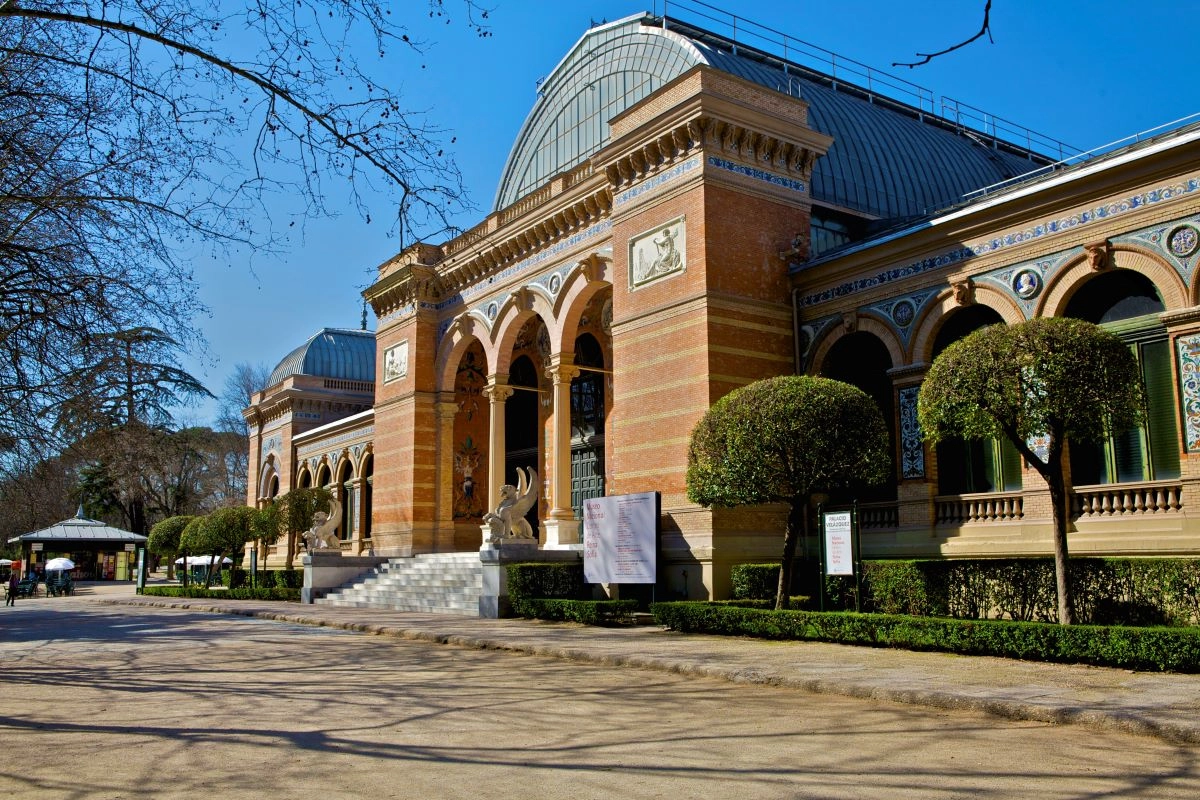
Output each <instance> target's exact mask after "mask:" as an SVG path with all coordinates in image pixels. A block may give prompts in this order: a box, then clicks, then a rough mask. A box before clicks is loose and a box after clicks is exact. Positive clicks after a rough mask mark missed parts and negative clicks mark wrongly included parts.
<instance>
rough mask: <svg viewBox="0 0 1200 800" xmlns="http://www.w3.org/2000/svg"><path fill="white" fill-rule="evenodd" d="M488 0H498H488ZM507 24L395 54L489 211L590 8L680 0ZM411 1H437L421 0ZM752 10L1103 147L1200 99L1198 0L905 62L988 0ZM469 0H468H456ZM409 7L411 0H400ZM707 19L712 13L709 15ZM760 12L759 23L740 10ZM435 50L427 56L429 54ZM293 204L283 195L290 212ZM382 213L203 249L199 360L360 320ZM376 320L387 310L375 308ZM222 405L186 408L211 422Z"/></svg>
mask: <svg viewBox="0 0 1200 800" xmlns="http://www.w3.org/2000/svg"><path fill="white" fill-rule="evenodd" d="M485 2H487V0H485ZM490 4H491V7H492V8H493V10H492V12H491V14H490V23H491V29H492V33H493V35H492V36H491V37H489V38H486V39H480V38H478V37H476V36H475V35H474V34H472V33H471V32H470V31H469V30H468V29H467V27H466V26H465V25H463V24H461V22H462V21H461V20H454V21H453V22H452V24H450V25H444V24H442V23H441V21H436V22H435V21H430V20H428V19H426V18H425V17H424V14H423V13H422V12H421V11H414V12H413V20H412V24H411V26H410V30H411V31H412V33H414V34H415V35H416V36H418V37H419V38H422V39H424V40H426V41H428V42H429V49H428V50H427V52H426V53H425V55H424V56H423V57H421V58H419V59H418V58H416V57H414V56H412V55H410V54H402V55H397V56H392V57H391V60H390V61H389V62H387V70H388V72H387V74H388V75H389V76H391V80H393V81H394V83H393V88H395V89H398V90H399V91H401V92H402V95H403V97H404V98H405V102H406V105H407V106H408V107H411V108H418V109H424V110H426V111H427V112H428V113H429V115H430V118H431V119H432V120H433V121H434V122H436V123H437V124H438V125H439V126H441V127H443V128H446V129H448V134H447V137H449V136H454V137H456V143H455V144H454V145H453V146H452V147H451V148H450V149H451V151H452V152H453V153H454V154H455V157H456V161H457V163H458V165H459V168H460V169H461V170H462V173H463V177H464V182H465V184H466V186H467V188H468V190H469V192H470V197H471V200H472V201H473V203H474V205H475V207H476V211H475V212H474V213H471V214H467V215H464V216H463V217H462V218H461V220H459V223H458V224H459V225H460V226H461V227H463V228H469V227H471V226H472V225H474V224H476V223H477V222H479V221H480V220H481V219H482V218H483V217H484V216H486V214H487V213H488V212H489V211H490V210H491V205H492V200H493V197H494V194H495V191H496V185H497V183H498V182H499V179H500V173H501V171H502V169H503V167H504V162H505V160H506V158H507V157H508V153H509V150H510V148H511V147H512V143H513V141H514V139H515V138H516V135H517V133H518V131H519V130H520V127H521V124H522V123H523V122H524V119H525V116H526V115H527V114H528V113H529V110H530V109H531V108H532V106H533V103H534V100H535V99H536V86H537V81H538V79H539V78H541V77H544V76H545V75H547V74H549V72H550V71H551V70H553V68H554V67H555V65H556V64H557V63H558V61H559V60H560V59H561V58H562V57H563V56H564V55H565V54H566V53H567V52H568V50H570V48H571V47H572V46H573V45H574V44H575V42H576V41H577V40H578V39H579V37H580V36H582V35H583V34H584V33H585V32H586V30H587V28H588V26H589V24H591V23H592V22H599V21H601V20H607V21H613V20H616V19H620V18H622V17H626V16H629V15H630V14H635V13H639V12H642V11H658V12H661V11H662V7H663V0H641V1H640V2H639V1H638V0H567V2H553V1H550V2H544V1H542V0H490ZM395 5H396V6H397V8H408V7H413V8H416V9H423V8H424V7H425V4H424V3H423V2H417V0H403V2H399V3H396V4H395ZM667 5H668V13H672V8H675V9H676V10H677V11H678V12H679V16H681V17H684V18H688V19H693V20H696V17H695V16H694V14H690V13H687V12H686V11H684V10H683V9H684V7H685V6H686V7H688V8H691V9H693V10H695V9H699V10H701V11H703V13H705V14H707V15H710V16H712V17H716V18H718V19H719V20H721V21H720V22H712V21H710V22H709V23H708V24H706V27H710V28H712V29H714V30H722V31H723V30H725V29H726V25H727V24H728V20H729V14H728V13H727V12H723V11H716V10H714V9H713V8H708V7H705V6H701V5H698V4H697V3H696V2H694V0H692V1H687V0H685V2H678V3H671V2H668V4H667ZM712 5H713V6H716V7H718V8H725V9H734V10H736V13H737V15H738V16H739V17H741V18H743V19H745V20H750V21H753V22H756V23H759V24H761V25H765V26H768V27H770V28H774V29H776V30H778V31H781V32H783V33H786V34H788V35H789V36H791V37H794V38H796V39H800V40H804V41H806V42H808V43H810V44H813V45H817V46H819V47H822V48H825V49H827V50H831V51H833V52H835V53H837V54H839V56H844V57H847V58H850V59H854V60H856V61H859V62H862V63H864V64H866V65H868V66H870V67H873V68H876V69H880V70H883V71H886V72H890V73H892V74H894V75H896V76H897V77H900V78H903V79H904V80H907V81H911V82H913V83H916V84H919V85H920V86H923V87H925V88H927V89H929V90H930V91H931V92H932V93H933V95H934V96H935V97H940V96H946V97H949V98H953V99H954V100H957V101H959V102H960V103H965V104H967V105H970V106H973V107H975V108H977V109H982V110H984V111H986V112H988V113H990V114H992V115H995V116H996V117H1000V118H1003V119H1006V120H1010V121H1012V122H1014V123H1018V124H1020V125H1024V126H1026V127H1028V128H1030V129H1032V130H1034V131H1037V132H1038V133H1041V134H1044V135H1046V136H1049V137H1052V138H1054V139H1058V140H1061V141H1064V142H1066V143H1068V144H1070V145H1073V146H1075V147H1078V148H1081V149H1084V150H1087V149H1091V148H1093V147H1097V146H1100V145H1104V144H1107V143H1109V142H1113V141H1116V140H1118V139H1121V138H1123V137H1126V136H1130V135H1132V134H1135V133H1139V132H1142V131H1146V130H1148V129H1150V128H1154V127H1156V126H1159V125H1162V124H1164V123H1168V122H1171V121H1173V120H1176V119H1179V118H1181V117H1185V116H1187V115H1189V114H1193V113H1196V112H1200V88H1198V87H1200V80H1198V78H1200V68H1197V66H1196V63H1195V59H1196V55H1195V48H1194V46H1193V42H1194V38H1195V36H1194V33H1195V30H1196V6H1195V4H1194V3H1192V2H1187V1H1186V0H1142V2H1139V3H1136V4H1135V3H1129V2H1119V1H1116V0H1092V1H1091V2H1083V1H1082V0H1057V1H1056V0H994V2H993V8H992V13H991V22H992V36H993V39H994V42H991V43H989V42H988V41H987V39H986V37H985V38H983V39H980V40H979V41H977V42H975V43H973V44H971V45H969V46H967V47H965V48H963V49H961V50H958V51H956V52H954V53H951V54H949V55H946V56H943V57H940V58H938V59H935V60H934V61H933V62H932V63H930V64H927V65H925V66H922V67H919V68H916V69H911V70H910V69H904V68H892V67H891V66H890V64H891V63H892V62H893V61H909V60H915V58H914V54H915V53H916V52H917V51H926V52H928V51H932V50H940V49H942V48H944V47H947V46H949V45H950V44H953V43H955V42H957V41H959V40H961V39H963V38H966V37H968V36H970V35H972V34H974V33H975V32H976V31H977V30H978V29H979V26H980V22H981V20H982V10H983V6H984V2H983V0H978V1H977V0H912V1H911V2H899V1H898V0H890V1H888V0H836V2H829V0H822V1H821V2H816V0H797V1H795V2H769V1H767V0H738V2H736V3H734V2H730V1H729V0H723V1H720V2H714V3H713V4H712ZM447 7H448V8H450V9H451V11H452V12H455V11H457V9H458V8H459V6H458V5H457V0H447ZM398 13H399V12H398ZM696 21H699V20H696ZM739 24H740V25H742V26H743V29H745V26H744V24H742V23H739ZM421 64H424V65H425V68H424V69H422V68H421ZM287 211H288V209H287V208H286V206H285V205H283V204H281V206H280V214H281V216H280V217H279V218H278V219H282V218H283V216H282V215H285V214H286V213H287ZM371 213H372V217H373V220H374V221H373V222H372V223H371V224H370V225H367V224H365V223H364V222H363V221H362V220H361V219H360V218H359V216H358V214H357V212H356V211H355V210H354V209H353V208H351V207H349V206H347V207H346V211H345V212H344V213H343V214H341V215H340V217H339V218H338V219H334V220H316V221H309V222H308V223H307V224H306V225H305V226H304V230H303V234H302V237H301V236H299V235H298V236H297V237H296V238H295V239H294V240H293V242H292V246H291V251H290V252H289V253H288V254H286V255H285V256H283V257H278V258H277V257H268V256H263V255H257V256H252V255H251V254H247V253H243V254H239V255H238V256H237V257H236V258H235V259H234V260H232V261H230V262H229V263H211V262H210V261H209V260H208V259H204V260H203V261H201V262H198V264H197V268H196V275H197V279H198V281H199V283H200V298H201V300H202V302H204V303H205V304H206V305H207V306H208V307H209V309H210V314H209V315H207V316H204V317H198V318H197V320H196V324H197V326H198V327H199V328H200V329H201V331H202V333H203V334H204V335H205V337H206V338H207V340H208V351H207V353H204V354H197V355H196V357H194V358H192V359H189V361H188V362H187V363H185V365H184V366H185V367H186V368H188V369H189V370H191V371H192V372H193V373H194V374H196V375H197V376H198V377H199V378H200V379H201V380H202V381H204V382H205V383H206V385H208V386H209V388H210V389H211V390H212V391H213V392H214V393H218V394H219V393H220V391H221V388H222V386H223V384H224V382H225V379H226V376H227V375H228V374H229V373H230V371H231V370H232V369H233V367H234V365H236V364H238V363H242V362H249V363H264V364H266V365H268V366H274V364H275V363H276V362H278V361H279V360H280V359H281V358H283V356H284V355H286V354H287V353H288V351H290V350H291V349H293V348H294V347H296V346H297V345H299V344H300V343H302V342H303V341H304V340H305V339H307V338H308V337H309V336H310V335H312V334H313V333H315V332H316V331H318V330H319V329H320V328H322V327H326V326H331V327H350V328H357V327H359V322H360V318H361V311H362V299H361V294H360V292H361V291H362V289H363V288H364V287H365V286H367V285H368V284H369V283H370V282H371V280H372V278H373V275H374V273H375V268H376V267H377V266H378V265H379V264H380V263H381V262H383V261H384V260H386V259H387V258H389V257H390V256H391V255H393V254H394V253H395V252H396V250H397V249H398V241H397V239H396V238H395V234H394V231H393V230H391V228H392V226H391V222H390V221H391V220H392V219H394V217H395V211H394V203H393V201H391V200H390V199H389V198H387V197H384V196H376V197H373V198H371ZM368 327H369V328H371V329H374V327H375V321H374V319H373V317H372V316H371V314H370V312H369V311H368ZM214 407H215V406H214V404H211V403H209V404H205V405H202V406H199V407H196V408H192V409H187V410H185V411H184V412H183V413H182V414H181V415H180V417H181V419H183V420H186V421H194V422H199V423H207V422H209V421H210V418H211V417H212V415H213V413H214Z"/></svg>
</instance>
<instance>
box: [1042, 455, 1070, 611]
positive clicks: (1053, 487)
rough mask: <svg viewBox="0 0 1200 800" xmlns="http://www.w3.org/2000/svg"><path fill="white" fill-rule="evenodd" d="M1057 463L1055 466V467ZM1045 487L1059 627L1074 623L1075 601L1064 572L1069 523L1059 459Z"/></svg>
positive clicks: (1066, 497)
mask: <svg viewBox="0 0 1200 800" xmlns="http://www.w3.org/2000/svg"><path fill="white" fill-rule="evenodd" d="M1055 462H1057V463H1055ZM1046 483H1047V484H1048V485H1049V487H1050V506H1051V510H1052V516H1053V519H1054V582H1055V588H1056V589H1057V590H1058V622H1059V624H1060V625H1073V624H1074V623H1075V599H1074V597H1073V596H1072V594H1071V581H1070V576H1069V574H1068V572H1067V566H1068V565H1067V561H1068V552H1067V523H1068V522H1070V519H1071V509H1070V508H1069V507H1068V504H1069V503H1070V498H1069V497H1068V496H1067V482H1066V479H1065V477H1064V476H1063V469H1062V459H1061V457H1060V458H1058V459H1053V458H1052V459H1051V463H1050V470H1049V474H1048V475H1046Z"/></svg>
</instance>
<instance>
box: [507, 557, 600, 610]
mask: <svg viewBox="0 0 1200 800" xmlns="http://www.w3.org/2000/svg"><path fill="white" fill-rule="evenodd" d="M505 568H506V569H507V571H508V597H509V600H510V601H513V602H515V601H516V600H519V599H525V598H551V599H558V600H582V599H584V598H586V597H587V596H588V589H587V584H586V583H584V581H583V563H582V562H579V561H570V562H549V563H541V562H537V563H521V564H508V565H507V566H506V567H505Z"/></svg>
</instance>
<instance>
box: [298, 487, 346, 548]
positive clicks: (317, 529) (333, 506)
mask: <svg viewBox="0 0 1200 800" xmlns="http://www.w3.org/2000/svg"><path fill="white" fill-rule="evenodd" d="M341 518H342V504H341V503H340V502H339V501H338V499H337V498H336V497H335V498H333V499H332V500H330V501H329V511H318V512H317V513H315V514H313V524H312V527H311V528H309V529H308V531H307V532H306V533H305V534H304V543H305V545H306V546H307V547H308V552H310V553H311V552H313V551H314V550H337V551H338V552H341V544H340V543H339V542H338V537H337V531H336V529H337V526H338V522H339V521H340V520H341Z"/></svg>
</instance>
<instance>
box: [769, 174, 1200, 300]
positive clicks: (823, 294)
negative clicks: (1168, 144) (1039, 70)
mask: <svg viewBox="0 0 1200 800" xmlns="http://www.w3.org/2000/svg"><path fill="white" fill-rule="evenodd" d="M1196 192H1200V178H1189V179H1187V180H1183V181H1178V182H1175V183H1171V184H1168V185H1165V186H1160V187H1158V188H1155V189H1150V190H1148V191H1145V192H1141V193H1139V194H1136V195H1131V196H1130V197H1127V198H1125V199H1124V200H1121V201H1117V202H1113V203H1107V204H1105V205H1101V206H1096V207H1094V208H1092V209H1090V210H1085V211H1081V212H1079V213H1078V214H1071V215H1068V216H1065V217H1060V218H1057V219H1050V220H1044V221H1042V222H1039V223H1037V224H1035V225H1031V226H1029V227H1028V228H1025V229H1024V230H1020V231H1016V232H1014V233H1010V234H1005V235H1004V236H997V237H995V238H992V239H989V240H987V241H984V242H979V243H976V244H973V245H970V246H968V247H959V248H955V249H953V250H948V251H947V252H945V253H941V254H939V255H936V256H930V257H929V258H926V259H922V260H921V261H916V262H913V263H911V264H906V265H904V266H901V267H894V268H892V269H887V270H884V271H882V272H879V273H876V274H875V275H872V276H868V277H865V278H859V279H857V280H853V281H846V282H845V283H842V284H839V285H837V286H831V287H829V288H827V289H824V290H822V291H820V292H813V293H811V294H808V295H805V296H804V297H802V298H801V299H800V305H801V307H807V306H814V305H819V304H820V303H826V302H829V301H830V300H836V299H837V298H839V297H845V296H847V295H850V294H855V293H857V292H861V291H866V290H868V289H873V288H875V287H877V286H882V285H885V284H888V283H892V282H894V281H898V280H904V279H905V278H911V277H913V276H914V275H920V274H922V273H924V272H929V271H930V270H934V269H939V268H941V267H945V266H950V265H953V264H959V263H962V262H963V261H966V260H968V259H971V258H974V257H975V256H981V255H984V254H986V253H995V252H997V251H1000V250H1003V249H1006V248H1008V247H1014V246H1016V245H1021V244H1025V243H1027V242H1030V241H1035V240H1037V239H1041V238H1044V237H1049V236H1053V235H1055V234H1059V233H1065V232H1068V231H1072V230H1076V229H1078V228H1080V227H1082V226H1086V225H1091V224H1094V223H1096V222H1101V221H1105V220H1110V219H1113V218H1115V217H1119V216H1122V215H1124V214H1128V213H1131V212H1133V211H1138V210H1140V209H1143V208H1145V207H1147V206H1151V205H1157V204H1159V203H1166V202H1170V201H1174V200H1178V199H1181V198H1183V197H1187V196H1189V195H1193V194H1195V193H1196ZM1177 227H1178V224H1177V223H1175V224H1172V225H1170V226H1165V227H1164V226H1159V228H1158V229H1157V230H1159V231H1160V233H1159V244H1158V249H1159V250H1160V252H1162V253H1164V254H1167V255H1171V256H1172V258H1173V259H1174V260H1175V262H1176V264H1177V268H1178V266H1182V264H1183V262H1182V260H1181V259H1179V257H1178V256H1175V255H1174V254H1173V253H1172V252H1171V250H1170V249H1169V248H1170V246H1171V245H1170V242H1168V241H1166V239H1165V238H1164V237H1167V236H1169V233H1174V231H1175V230H1176V228H1177ZM1186 238H1187V236H1186V234H1184V235H1183V236H1182V238H1181V239H1180V240H1179V241H1180V242H1183V241H1185V240H1186ZM1178 246H1179V247H1181V248H1183V247H1184V246H1183V244H1180V245H1178ZM1184 249H1186V248H1184ZM1076 252H1077V251H1076ZM1188 257H1189V258H1195V257H1196V251H1192V254H1191V255H1190V256H1188ZM808 266H809V265H807V264H805V265H796V266H793V267H792V269H791V271H792V272H798V271H800V270H801V269H805V268H807V267H808ZM1192 267H1194V262H1193V263H1192V264H1189V265H1187V274H1186V275H1184V277H1185V280H1186V279H1187V278H1188V277H1190V271H1191V268H1192ZM1182 274H1184V273H1182V272H1181V275H1182ZM1047 277H1048V276H1047V275H1045V274H1043V275H1042V278H1043V280H1044V279H1045V278H1047ZM1008 291H1009V292H1010V293H1012V294H1013V295H1014V296H1018V295H1016V291H1015V288H1014V287H1012V286H1011V285H1010V287H1009V289H1008ZM1039 291H1040V290H1039ZM1036 296H1037V293H1034V294H1033V295H1031V296H1030V297H1029V298H1019V299H1026V300H1033V299H1036ZM1018 297H1019V296H1018Z"/></svg>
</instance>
